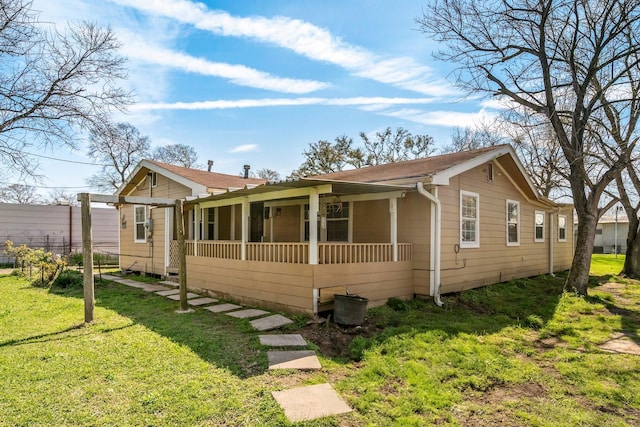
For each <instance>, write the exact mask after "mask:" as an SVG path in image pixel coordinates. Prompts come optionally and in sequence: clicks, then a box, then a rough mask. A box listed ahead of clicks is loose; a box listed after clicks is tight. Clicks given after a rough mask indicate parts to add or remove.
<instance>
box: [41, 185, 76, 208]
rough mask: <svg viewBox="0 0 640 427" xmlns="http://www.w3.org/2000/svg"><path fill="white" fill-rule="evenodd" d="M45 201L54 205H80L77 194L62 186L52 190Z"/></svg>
mask: <svg viewBox="0 0 640 427" xmlns="http://www.w3.org/2000/svg"><path fill="white" fill-rule="evenodd" d="M44 202H45V203H49V204H52V205H69V206H80V202H79V201H78V196H77V194H74V193H70V192H68V191H65V190H63V189H60V188H56V189H54V190H51V191H50V192H49V194H48V196H47V198H46V199H45V200H44Z"/></svg>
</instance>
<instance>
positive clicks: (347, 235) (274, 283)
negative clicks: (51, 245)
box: [120, 145, 573, 313]
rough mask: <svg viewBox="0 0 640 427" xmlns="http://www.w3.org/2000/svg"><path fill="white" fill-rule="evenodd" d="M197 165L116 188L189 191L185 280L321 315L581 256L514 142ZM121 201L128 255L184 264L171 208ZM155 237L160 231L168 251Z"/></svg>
mask: <svg viewBox="0 0 640 427" xmlns="http://www.w3.org/2000/svg"><path fill="white" fill-rule="evenodd" d="M153 173H156V174H157V177H156V178H153V175H152V174H153ZM191 173H193V172H192V171H187V170H183V169H181V168H180V169H177V168H175V167H171V168H170V167H168V166H167V165H161V164H158V163H153V162H149V161H143V162H142V163H141V165H140V166H139V167H138V168H137V169H136V172H135V173H134V174H133V175H132V176H131V177H130V179H128V180H127V182H126V183H125V185H124V186H123V188H122V189H121V193H120V194H127V195H131V196H135V195H150V196H153V195H157V196H158V197H160V196H162V197H168V196H170V197H185V195H186V196H191V197H187V201H186V202H185V209H187V210H188V211H189V213H188V224H189V225H188V230H189V234H188V240H187V241H186V243H185V245H186V247H185V251H186V254H187V257H186V258H187V269H186V277H187V283H188V286H189V287H190V288H194V289H197V290H199V291H203V292H209V293H211V294H212V295H217V296H220V297H223V298H229V299H234V300H237V301H241V302H243V303H249V304H256V305H262V306H265V307H271V308H276V309H281V310H286V311H297V312H304V313H318V312H320V311H323V310H325V309H328V308H331V307H332V300H333V295H334V294H337V293H342V294H344V293H345V292H348V293H350V294H358V295H360V296H363V297H365V298H367V299H368V300H369V307H373V306H376V305H380V304H383V303H384V302H385V301H386V300H387V299H388V298H391V297H398V298H412V297H414V296H425V297H426V296H429V297H433V298H434V299H435V301H436V302H437V303H440V294H443V293H450V292H456V291H462V290H465V289H470V288H475V287H478V286H484V285H489V284H492V283H497V282H501V281H506V280H510V279H513V278H521V277H528V276H534V275H537V274H542V273H552V272H554V271H561V270H566V269H567V268H569V266H570V264H571V260H572V256H573V233H571V232H570V230H571V229H570V224H571V221H570V220H571V218H572V217H573V208H572V206H570V205H560V204H556V203H554V202H552V201H550V200H548V199H546V198H544V197H541V196H540V195H539V194H538V192H537V191H536V190H535V188H534V186H533V184H532V182H531V180H530V179H529V177H528V176H527V174H526V172H525V171H524V168H523V166H522V164H521V162H520V161H519V160H518V158H517V156H516V154H515V152H514V150H513V148H512V147H511V146H510V145H498V146H493V147H488V148H482V149H478V150H473V151H466V152H460V153H453V154H446V155H441V156H432V157H428V158H424V159H417V160H411V161H407V162H398V163H392V164H386V165H379V166H372V167H367V168H361V169H354V170H348V171H342V172H337V173H333V174H328V175H321V176H315V177H310V178H303V179H299V180H296V181H285V182H278V183H261V182H255V181H246V180H245V181H241V182H237V181H234V182H230V181H229V182H227V181H224V180H226V179H227V177H228V176H227V177H222V176H217V177H216V179H219V180H220V181H221V183H222V182H223V181H224V184H225V185H221V184H215V185H214V184H213V182H211V183H210V184H207V185H206V187H207V188H206V189H205V188H204V187H201V188H198V189H196V190H197V191H195V190H194V189H193V188H192V187H189V185H188V184H189V183H188V182H187V181H185V179H187V178H186V176H185V175H186V174H191ZM202 173H205V174H206V172H204V171H198V175H200V174H202ZM190 176H191V178H189V181H190V182H192V183H195V182H196V179H195V176H192V175H190ZM211 178H212V180H213V178H214V177H211ZM237 178H238V177H234V179H237ZM154 179H155V180H157V184H155V186H154V184H153V183H154ZM229 179H230V178H229ZM243 183H246V185H244V186H242V185H241V184H243ZM225 186H228V187H229V188H228V189H224V187H225ZM214 187H215V189H214ZM178 188H179V189H180V191H177V189H178ZM203 190H206V191H203ZM216 190H220V191H216ZM187 192H190V194H185V193H187ZM200 193H209V194H208V195H206V194H205V195H200ZM120 209H121V215H122V217H123V229H122V230H121V252H122V253H127V254H131V255H133V256H127V257H124V256H123V265H124V266H125V267H126V268H129V269H132V270H138V271H147V272H154V273H156V274H169V273H170V272H171V271H175V268H176V267H177V258H176V257H175V256H173V255H172V254H176V253H177V243H176V242H175V240H173V234H172V233H173V231H172V230H173V222H172V218H173V216H172V214H171V213H169V212H168V211H171V208H162V207H161V206H158V207H157V208H156V209H145V208H144V207H138V206H126V205H123V206H121V207H120ZM162 211H167V213H161V212H162ZM134 212H135V213H136V214H135V215H134ZM145 212H147V213H145ZM145 215H147V216H145ZM149 215H151V216H149ZM125 217H126V220H125V219H124V218H125ZM149 218H152V219H153V223H151V224H153V226H149V229H151V228H153V233H152V234H151V235H150V236H147V235H145V234H144V232H143V231H144V226H145V224H147V222H145V221H148V219H149ZM165 219H166V221H165ZM125 222H127V223H130V224H131V226H128V227H126V228H125V226H124V223H125ZM134 231H135V233H134ZM150 239H152V241H156V242H164V243H159V246H160V247H162V248H163V249H162V250H163V251H165V252H163V254H162V255H161V256H158V254H157V253H155V252H154V249H153V244H150V243H149V240H150ZM167 249H168V250H167ZM157 251H158V248H157V247H156V252H157ZM149 263H151V265H149Z"/></svg>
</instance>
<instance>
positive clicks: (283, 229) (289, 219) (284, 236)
mask: <svg viewBox="0 0 640 427" xmlns="http://www.w3.org/2000/svg"><path fill="white" fill-rule="evenodd" d="M272 209H273V210H274V216H273V218H272V219H270V220H267V221H265V232H266V233H265V234H266V236H267V238H266V241H271V235H270V230H271V228H270V227H271V224H270V221H273V236H274V240H273V241H274V242H299V241H300V226H301V223H300V209H301V207H300V205H292V206H281V207H274V208H272ZM277 209H280V216H276V214H275V213H276V210H277Z"/></svg>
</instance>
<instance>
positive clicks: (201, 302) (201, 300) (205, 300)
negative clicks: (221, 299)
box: [187, 297, 218, 306]
mask: <svg viewBox="0 0 640 427" xmlns="http://www.w3.org/2000/svg"><path fill="white" fill-rule="evenodd" d="M187 302H188V303H189V305H195V306H200V305H207V304H211V303H212V302H218V300H217V299H215V298H208V297H204V298H195V299H190V300H189V301H187Z"/></svg>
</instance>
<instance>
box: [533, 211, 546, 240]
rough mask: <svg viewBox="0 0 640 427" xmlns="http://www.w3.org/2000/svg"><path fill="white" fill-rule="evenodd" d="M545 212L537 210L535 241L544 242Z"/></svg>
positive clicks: (535, 215)
mask: <svg viewBox="0 0 640 427" xmlns="http://www.w3.org/2000/svg"><path fill="white" fill-rule="evenodd" d="M544 216H545V215H544V212H542V211H535V213H534V217H533V219H534V227H535V230H534V238H533V241H534V242H544Z"/></svg>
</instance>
